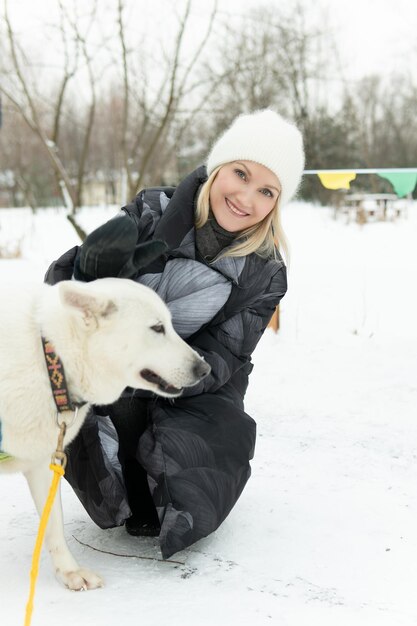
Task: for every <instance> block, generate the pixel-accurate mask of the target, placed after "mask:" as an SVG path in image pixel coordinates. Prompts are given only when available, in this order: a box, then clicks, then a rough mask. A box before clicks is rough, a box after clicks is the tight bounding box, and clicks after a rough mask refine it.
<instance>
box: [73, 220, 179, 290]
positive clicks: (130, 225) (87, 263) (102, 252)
mask: <svg viewBox="0 0 417 626" xmlns="http://www.w3.org/2000/svg"><path fill="white" fill-rule="evenodd" d="M137 239H138V231H137V228H136V225H135V224H134V222H133V221H132V220H131V219H130V218H129V217H127V216H124V215H123V216H120V217H119V216H118V217H115V218H113V219H111V220H109V221H108V222H106V223H105V224H103V225H102V226H99V228H96V229H95V230H93V232H92V233H90V234H89V235H88V237H87V238H86V240H85V241H84V243H83V245H82V246H81V248H80V250H79V252H78V255H77V258H76V261H75V268H74V278H75V279H76V280H83V281H85V282H88V281H90V280H95V279H96V278H106V277H110V276H113V277H117V278H132V277H133V276H135V275H136V274H137V273H138V271H139V270H140V269H142V268H144V267H146V266H147V265H149V263H151V262H152V261H154V260H155V259H156V258H158V257H159V256H160V255H161V254H163V253H164V252H165V251H166V249H167V245H166V244H165V243H164V242H163V241H159V240H156V241H149V242H145V243H141V244H138V245H137V243H136V242H137Z"/></svg>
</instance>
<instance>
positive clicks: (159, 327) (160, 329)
mask: <svg viewBox="0 0 417 626" xmlns="http://www.w3.org/2000/svg"><path fill="white" fill-rule="evenodd" d="M151 330H153V331H154V332H156V333H162V334H163V335H165V328H164V325H163V324H155V326H151Z"/></svg>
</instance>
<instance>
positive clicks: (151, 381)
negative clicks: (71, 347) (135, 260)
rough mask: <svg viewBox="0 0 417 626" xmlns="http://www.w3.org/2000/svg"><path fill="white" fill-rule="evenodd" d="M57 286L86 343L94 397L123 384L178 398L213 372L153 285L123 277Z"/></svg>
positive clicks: (104, 399) (77, 337) (103, 399)
mask: <svg viewBox="0 0 417 626" xmlns="http://www.w3.org/2000/svg"><path fill="white" fill-rule="evenodd" d="M57 287H58V289H59V293H60V299H61V303H62V305H63V307H64V310H65V312H66V314H67V317H68V320H69V323H70V324H71V325H72V327H73V330H75V332H73V337H74V341H78V342H81V343H82V344H83V347H82V351H81V354H82V357H81V358H85V360H86V363H85V366H86V367H88V377H89V378H90V379H91V381H90V386H91V387H92V389H93V391H92V396H94V398H93V397H90V398H88V400H89V401H90V402H93V403H94V404H108V403H110V402H113V401H114V400H115V399H116V398H117V397H118V396H119V395H120V393H121V392H122V391H123V389H124V388H125V387H133V388H136V389H146V390H149V391H153V392H154V393H156V394H158V395H161V396H165V397H176V396H179V395H180V394H181V392H182V390H183V388H184V387H189V386H192V385H195V384H196V383H198V382H199V381H200V380H201V379H202V378H204V377H205V376H206V375H207V374H208V373H209V372H210V366H209V365H208V364H207V363H206V362H205V361H204V359H203V358H201V357H200V356H199V354H198V353H197V352H195V351H194V350H193V349H192V348H190V346H188V345H187V344H186V343H185V341H183V340H182V339H181V338H180V337H179V336H178V335H177V333H176V332H175V330H174V328H173V326H172V323H171V314H170V312H169V309H168V308H167V306H166V305H165V304H164V302H163V301H162V300H161V298H160V297H159V296H158V295H157V294H156V293H155V292H154V291H153V290H152V289H150V288H148V287H145V286H144V285H139V284H138V283H135V282H134V281H132V280H126V279H121V278H103V279H99V280H95V281H92V282H89V283H81V282H77V281H63V282H61V283H59V284H58V285H57ZM74 327H75V328H74ZM51 339H52V340H53V338H51ZM78 352H79V351H78ZM84 355H85V356H84ZM62 357H63V358H64V355H62ZM83 366H84V364H83ZM115 393H116V396H115V397H113V396H114V395H115ZM97 396H100V398H99V397H97ZM110 396H112V399H110V400H109V397H110ZM86 399H87V398H86Z"/></svg>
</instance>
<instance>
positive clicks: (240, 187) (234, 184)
mask: <svg viewBox="0 0 417 626" xmlns="http://www.w3.org/2000/svg"><path fill="white" fill-rule="evenodd" d="M280 190H281V187H280V183H279V180H278V178H277V177H276V175H275V174H274V173H273V172H272V171H271V170H269V169H268V168H267V167H265V166H264V165H260V163H255V162H254V161H233V162H231V163H226V165H223V166H222V168H221V169H220V170H219V173H218V174H217V176H216V178H215V179H214V181H213V184H212V186H211V189H210V207H211V210H212V211H213V214H214V217H215V218H216V221H217V223H218V224H219V225H220V226H221V227H222V228H224V229H225V230H228V231H229V232H231V233H235V232H239V231H241V230H245V229H246V228H249V227H250V226H254V225H255V224H258V223H259V222H261V221H262V220H263V219H264V217H266V216H267V215H268V214H269V213H270V212H271V211H272V210H273V208H274V207H275V205H276V203H277V200H278V198H279V194H280Z"/></svg>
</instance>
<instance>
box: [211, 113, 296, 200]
mask: <svg viewBox="0 0 417 626" xmlns="http://www.w3.org/2000/svg"><path fill="white" fill-rule="evenodd" d="M239 160H241V161H255V162H256V163H260V164H261V165H264V166H265V167H267V168H269V169H270V170H271V171H272V172H274V174H275V175H276V176H277V177H278V180H279V182H280V184H281V195H280V206H282V205H283V204H286V203H287V202H288V201H289V200H290V199H291V198H292V196H293V195H294V194H295V192H296V191H297V187H298V185H299V184H300V181H301V176H302V174H303V170H304V149H303V138H302V136H301V133H300V131H299V130H298V128H297V127H296V126H294V124H292V123H291V122H289V121H287V120H285V119H284V118H283V117H281V115H278V113H275V111H271V110H270V109H264V110H261V111H255V112H254V113H249V114H243V115H239V116H238V117H237V118H236V119H235V120H234V121H233V123H232V125H231V126H229V128H228V129H227V130H226V131H225V132H224V133H223V135H221V136H220V137H219V139H218V140H217V141H216V143H215V144H214V145H213V147H212V149H211V152H210V154H209V156H208V159H207V174H208V175H209V176H210V174H211V172H212V171H213V170H214V169H215V168H216V167H217V166H219V165H224V164H225V163H230V162H231V161H239Z"/></svg>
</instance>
